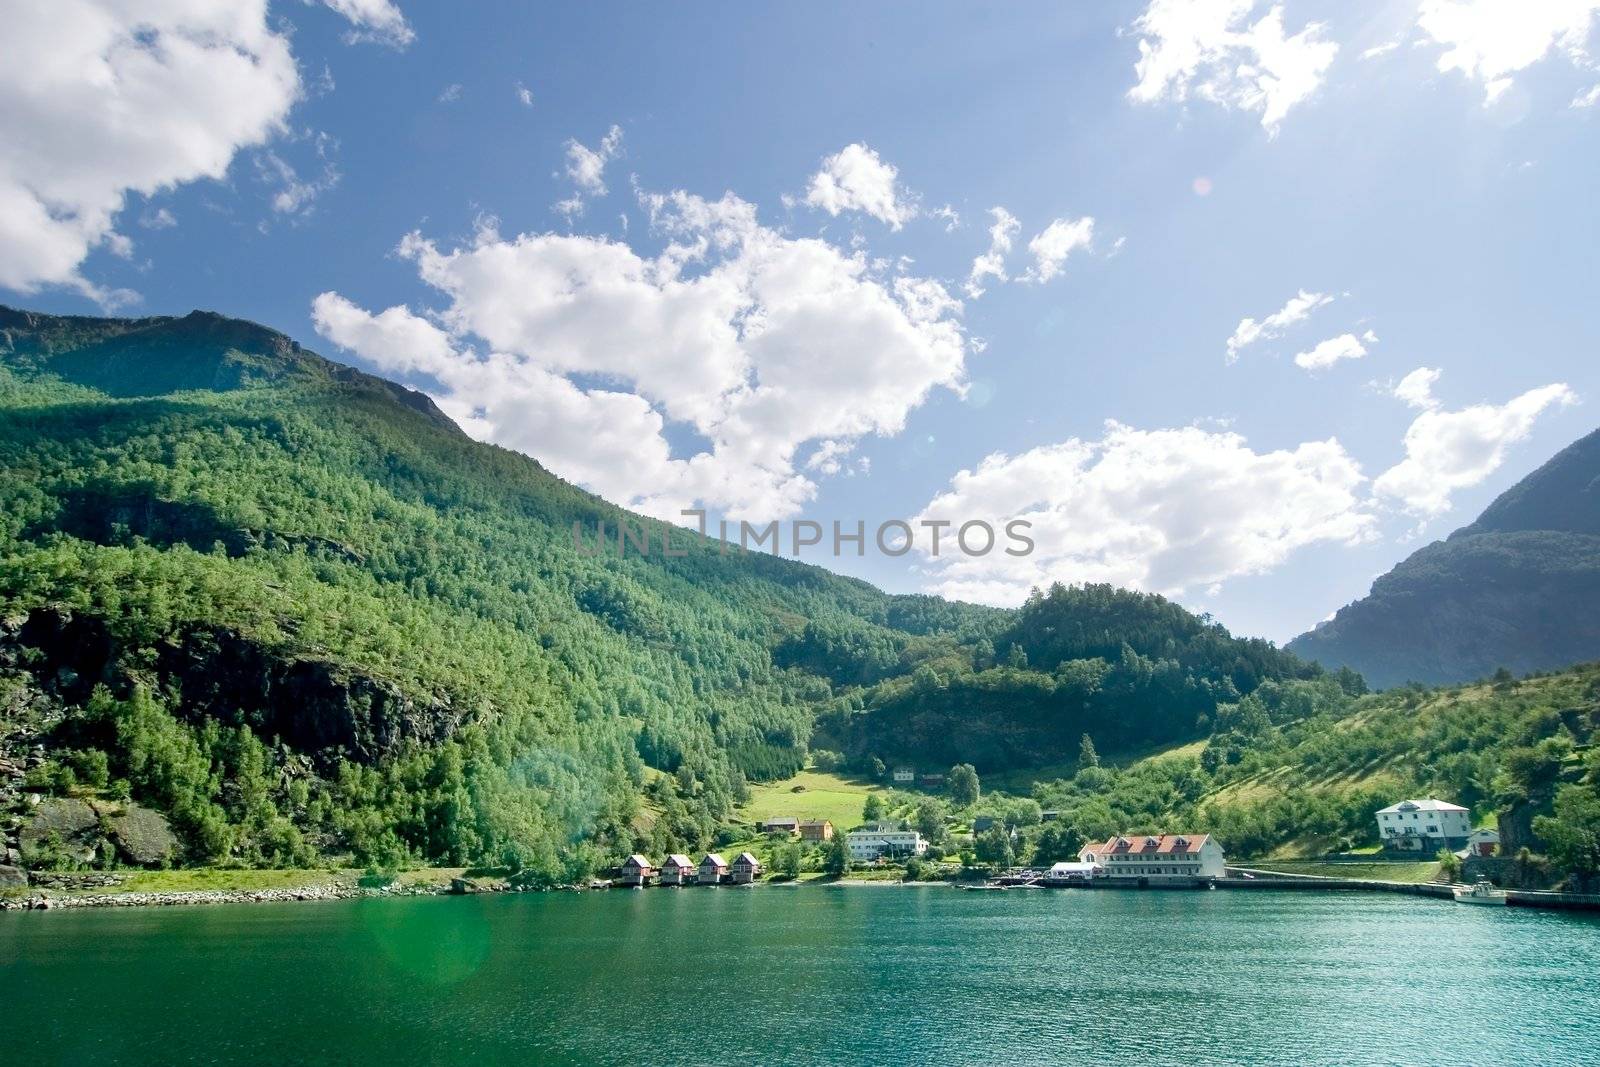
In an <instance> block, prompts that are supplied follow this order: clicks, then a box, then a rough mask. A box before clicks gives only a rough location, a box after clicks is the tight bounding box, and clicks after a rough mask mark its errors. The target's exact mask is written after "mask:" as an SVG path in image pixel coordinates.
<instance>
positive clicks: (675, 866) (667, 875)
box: [656, 852, 694, 885]
mask: <svg viewBox="0 0 1600 1067" xmlns="http://www.w3.org/2000/svg"><path fill="white" fill-rule="evenodd" d="M656 881H657V882H658V883H659V884H661V885H688V884H689V883H690V882H692V881H694V861H693V860H691V859H690V858H689V857H688V856H685V855H684V854H683V853H681V852H674V853H673V854H672V855H670V856H668V857H667V862H665V863H663V864H662V865H661V872H660V875H659V876H658V877H657V878H656Z"/></svg>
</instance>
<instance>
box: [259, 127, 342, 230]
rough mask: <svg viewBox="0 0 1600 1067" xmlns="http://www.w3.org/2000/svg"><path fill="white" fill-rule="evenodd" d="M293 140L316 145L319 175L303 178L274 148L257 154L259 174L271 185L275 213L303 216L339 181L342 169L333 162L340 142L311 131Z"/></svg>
mask: <svg viewBox="0 0 1600 1067" xmlns="http://www.w3.org/2000/svg"><path fill="white" fill-rule="evenodd" d="M293 139H294V140H298V141H309V142H310V143H311V144H312V145H313V147H314V148H315V151H316V156H317V160H318V165H319V168H320V171H319V173H318V175H317V177H315V178H302V177H301V176H300V172H299V171H298V170H297V169H296V168H295V167H294V166H293V165H292V164H290V163H289V162H288V161H287V160H286V159H284V158H283V157H282V156H281V155H279V154H278V153H277V152H275V151H273V150H271V149H268V150H266V151H264V152H261V153H258V154H257V155H256V157H255V165H256V176H257V177H258V178H259V179H260V180H261V181H262V182H263V183H264V184H266V185H267V186H269V187H270V188H272V190H273V193H272V201H271V203H272V210H273V211H274V212H276V213H277V214H280V215H289V216H293V217H298V218H304V217H306V216H308V215H310V214H311V212H312V210H313V208H314V207H315V206H316V202H317V200H318V198H320V197H321V196H322V195H323V194H324V193H326V192H328V191H329V190H331V189H332V188H333V187H334V186H336V185H338V184H339V168H338V167H337V166H335V165H334V162H333V154H334V152H335V151H336V150H337V149H338V142H337V141H335V140H334V139H333V138H332V137H331V136H329V135H328V134H326V133H315V132H312V131H310V130H307V131H306V132H305V133H304V134H303V135H301V136H298V137H295V138H293Z"/></svg>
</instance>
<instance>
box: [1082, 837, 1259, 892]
mask: <svg viewBox="0 0 1600 1067" xmlns="http://www.w3.org/2000/svg"><path fill="white" fill-rule="evenodd" d="M1078 859H1079V861H1080V862H1082V863H1093V864H1098V865H1099V866H1100V867H1102V868H1103V869H1104V871H1105V874H1104V877H1105V878H1108V879H1119V878H1120V879H1127V878H1134V879H1139V880H1141V881H1142V882H1145V883H1149V884H1160V883H1162V882H1179V881H1185V880H1188V879H1194V878H1222V877H1225V876H1226V875H1227V873H1228V860H1227V857H1225V856H1224V855H1223V854H1222V846H1221V845H1219V844H1217V842H1216V840H1215V839H1214V838H1213V837H1212V836H1211V835H1210V834H1158V835H1156V836H1155V837H1142V836H1128V837H1123V836H1119V837H1113V838H1109V839H1107V840H1106V841H1103V842H1101V843H1100V844H1094V845H1085V846H1084V847H1083V849H1082V851H1080V852H1079V853H1078Z"/></svg>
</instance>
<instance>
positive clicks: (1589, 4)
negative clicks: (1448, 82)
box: [1417, 0, 1600, 105]
mask: <svg viewBox="0 0 1600 1067" xmlns="http://www.w3.org/2000/svg"><path fill="white" fill-rule="evenodd" d="M1596 13H1600V0H1523V2H1520V3H1507V2H1506V0H1423V3H1422V7H1421V8H1420V9H1419V10H1418V12H1417V26H1418V28H1419V29H1421V30H1422V32H1423V33H1425V34H1427V36H1428V37H1429V38H1431V39H1432V40H1433V41H1434V42H1435V43H1436V44H1440V45H1443V46H1444V49H1445V50H1444V52H1443V53H1442V54H1441V55H1440V56H1439V69H1440V70H1441V71H1447V72H1448V71H1452V70H1457V71H1460V72H1461V73H1462V74H1463V75H1465V76H1466V77H1468V78H1474V79H1476V80H1477V81H1478V82H1480V83H1482V85H1483V96H1484V103H1485V105H1487V104H1492V103H1494V101H1495V100H1496V99H1497V98H1498V97H1499V96H1500V94H1502V93H1504V92H1505V91H1506V90H1507V89H1509V88H1511V85H1512V83H1513V80H1514V76H1515V75H1517V74H1520V73H1521V72H1522V71H1524V70H1527V69H1528V68H1529V67H1531V66H1533V65H1534V64H1535V63H1538V62H1539V61H1540V60H1542V59H1544V58H1545V57H1546V56H1547V55H1549V54H1551V53H1552V52H1561V53H1564V54H1566V55H1567V56H1568V57H1569V58H1572V59H1574V60H1577V61H1579V62H1583V61H1584V57H1585V49H1586V46H1587V43H1588V40H1589V34H1590V31H1591V29H1592V28H1593V25H1594V21H1595V15H1596Z"/></svg>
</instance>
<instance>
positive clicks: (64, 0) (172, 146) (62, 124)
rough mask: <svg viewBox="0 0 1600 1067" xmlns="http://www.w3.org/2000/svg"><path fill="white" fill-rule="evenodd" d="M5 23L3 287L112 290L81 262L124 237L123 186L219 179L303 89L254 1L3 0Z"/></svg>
mask: <svg viewBox="0 0 1600 1067" xmlns="http://www.w3.org/2000/svg"><path fill="white" fill-rule="evenodd" d="M5 23H6V28H5V32H4V33H3V34H0V143H3V144H4V145H5V150H4V151H3V152H0V286H5V287H7V288H11V289H16V290H19V291H21V292H24V293H32V292H35V291H37V290H38V289H40V288H41V287H43V286H52V285H56V286H67V287H70V288H73V289H76V290H78V291H79V292H82V293H84V294H85V295H87V296H89V297H91V298H94V299H97V300H100V301H101V302H103V303H111V302H115V301H116V298H117V296H118V294H115V293H109V292H106V291H105V290H103V289H101V288H100V287H99V286H97V285H95V284H94V283H93V282H91V281H90V280H89V279H88V278H86V277H85V276H84V275H83V273H82V271H81V268H82V265H83V262H84V260H85V259H86V258H87V257H88V255H89V254H90V252H92V251H93V250H94V249H95V248H97V247H100V246H102V245H107V246H109V247H112V248H113V249H115V248H118V247H122V248H126V247H127V240H126V238H125V237H124V236H122V235H119V234H117V232H116V222H117V216H118V215H119V214H120V213H121V211H122V210H123V207H124V205H125V202H126V197H127V194H128V193H129V192H135V193H140V194H143V195H145V196H150V195H153V194H155V193H157V192H160V191H162V190H166V189H170V188H172V187H174V186H176V185H180V184H183V183H185V182H191V181H194V180H196V179H199V178H221V177H223V175H224V174H226V173H227V170H228V166H229V164H230V163H231V162H232V160H233V158H234V155H235V154H236V153H237V152H238V151H239V150H240V149H241V148H247V147H250V146H254V145H259V144H262V143H263V142H265V141H267V140H268V139H269V138H270V137H272V136H273V135H274V134H275V133H277V132H278V131H279V130H280V129H281V128H282V124H283V120H284V117H285V116H286V115H287V114H288V113H289V109H290V108H291V107H292V106H293V104H294V102H295V101H296V99H298V97H299V94H300V77H299V73H298V72H297V70H296V68H295V62H294V57H293V56H292V55H291V54H290V49H289V41H288V39H287V37H285V36H284V35H283V34H281V33H278V32H275V31H274V30H273V29H272V28H270V27H269V26H268V23H267V17H266V4H265V2H264V0H253V2H252V0H213V2H206V0H146V2H143V3H140V4H137V5H132V4H127V3H120V2H115V0H56V2H54V3H49V4H13V5H9V6H8V8H7V13H6V16H5ZM112 101H114V102H115V106H111V104H110V103H109V102H112Z"/></svg>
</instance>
